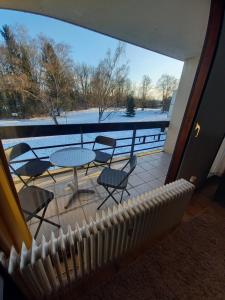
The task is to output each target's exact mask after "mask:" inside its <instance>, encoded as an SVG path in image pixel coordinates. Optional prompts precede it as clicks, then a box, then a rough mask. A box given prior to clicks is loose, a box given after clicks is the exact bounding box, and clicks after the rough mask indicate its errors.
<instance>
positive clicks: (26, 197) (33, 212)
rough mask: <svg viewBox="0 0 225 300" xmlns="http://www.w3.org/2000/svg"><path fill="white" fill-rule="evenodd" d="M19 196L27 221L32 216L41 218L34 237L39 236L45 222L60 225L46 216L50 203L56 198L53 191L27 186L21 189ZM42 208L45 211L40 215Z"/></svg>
mask: <svg viewBox="0 0 225 300" xmlns="http://www.w3.org/2000/svg"><path fill="white" fill-rule="evenodd" d="M18 196H19V200H20V204H21V208H22V211H23V213H24V217H25V220H26V222H29V221H30V220H31V219H32V218H36V219H38V220H39V224H38V227H37V229H36V232H35V235H34V238H36V237H37V235H38V233H39V230H40V228H41V225H42V223H43V222H46V223H49V224H51V225H53V226H56V227H58V228H59V227H60V225H59V224H56V223H54V222H52V221H49V220H48V219H45V218H44V217H45V213H46V210H47V208H48V205H49V203H50V202H51V201H52V200H53V199H54V194H53V193H52V192H50V191H47V190H44V189H42V188H39V187H37V186H27V187H25V188H24V189H22V190H20V191H19V193H18ZM41 210H43V211H42V214H41V215H40V216H39V215H38V213H39V212H40V211H41Z"/></svg>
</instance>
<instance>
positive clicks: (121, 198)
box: [120, 190, 124, 203]
mask: <svg viewBox="0 0 225 300" xmlns="http://www.w3.org/2000/svg"><path fill="white" fill-rule="evenodd" d="M123 193H124V190H122V193H121V197H120V203H122V200H123Z"/></svg>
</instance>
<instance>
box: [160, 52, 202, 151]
mask: <svg viewBox="0 0 225 300" xmlns="http://www.w3.org/2000/svg"><path fill="white" fill-rule="evenodd" d="M198 61H199V57H195V58H191V59H188V60H186V61H185V62H184V67H183V71H182V74H181V78H180V84H179V87H178V90H177V95H176V100H175V103H174V109H173V113H172V116H171V120H170V126H169V128H168V132H167V139H166V142H165V147H164V151H165V152H168V153H171V154H172V153H173V150H174V147H175V144H176V140H177V136H178V133H179V130H180V126H181V122H182V119H183V116H184V112H185V109H186V105H187V102H188V98H189V95H190V92H191V88H192V84H193V81H194V77H195V73H196V70H197V66H198Z"/></svg>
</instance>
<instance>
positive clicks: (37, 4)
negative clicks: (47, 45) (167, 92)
mask: <svg viewBox="0 0 225 300" xmlns="http://www.w3.org/2000/svg"><path fill="white" fill-rule="evenodd" d="M0 8H6V9H15V10H21V11H26V12H33V13H36V14H41V15H46V16H51V17H54V18H57V19H60V20H64V21H67V22H70V23H73V24H76V25H80V26H82V27H86V28H89V29H91V30H95V31H97V32H100V33H104V34H106V35H109V36H112V37H115V38H118V39H120V40H123V41H126V42H129V43H132V44H135V45H137V46H140V47H143V48H146V49H149V50H152V51H155V52H158V53H161V54H164V55H167V56H170V57H173V58H176V59H180V60H186V59H189V58H192V57H195V56H199V55H200V53H201V49H202V45H203V42H204V37H205V33H206V28H207V22H208V17H209V10H210V0H157V1H156V0H138V1H137V0H64V1H62V0H39V1H37V0H36V1H34V0H33V1H32V0H10V1H9V0H0Z"/></svg>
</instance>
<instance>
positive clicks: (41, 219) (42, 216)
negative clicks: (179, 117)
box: [34, 205, 48, 239]
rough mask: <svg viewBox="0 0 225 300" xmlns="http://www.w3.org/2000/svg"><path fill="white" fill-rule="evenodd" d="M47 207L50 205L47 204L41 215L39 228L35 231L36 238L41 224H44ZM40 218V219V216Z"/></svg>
mask: <svg viewBox="0 0 225 300" xmlns="http://www.w3.org/2000/svg"><path fill="white" fill-rule="evenodd" d="M47 207H48V205H46V206H45V208H44V210H43V213H42V215H41V217H40V222H39V224H38V228H37V230H36V232H35V235H34V239H36V237H37V235H38V233H39V230H40V228H41V225H42V223H43V220H44V216H45V213H46V210H47ZM38 219H39V218H38Z"/></svg>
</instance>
